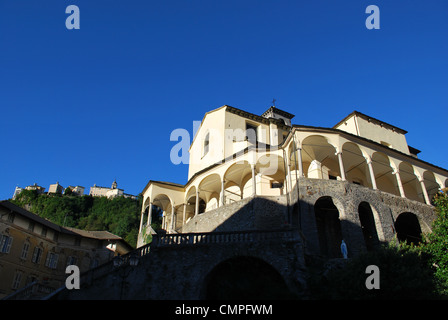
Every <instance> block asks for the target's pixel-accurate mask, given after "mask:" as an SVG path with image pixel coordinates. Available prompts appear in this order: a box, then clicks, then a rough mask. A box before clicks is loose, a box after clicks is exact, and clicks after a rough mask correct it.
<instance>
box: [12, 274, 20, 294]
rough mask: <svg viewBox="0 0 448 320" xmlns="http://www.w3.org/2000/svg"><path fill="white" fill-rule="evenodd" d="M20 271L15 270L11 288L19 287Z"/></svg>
mask: <svg viewBox="0 0 448 320" xmlns="http://www.w3.org/2000/svg"><path fill="white" fill-rule="evenodd" d="M22 275H23V272H22V271H17V272H16V274H15V275H14V279H13V280H12V288H13V289H14V290H15V289H17V288H19V287H20V282H22Z"/></svg>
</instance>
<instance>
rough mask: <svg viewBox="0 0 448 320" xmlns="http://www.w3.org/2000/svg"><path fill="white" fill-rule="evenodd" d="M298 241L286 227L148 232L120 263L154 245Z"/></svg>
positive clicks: (85, 277) (85, 276) (95, 272)
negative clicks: (149, 235)
mask: <svg viewBox="0 0 448 320" xmlns="http://www.w3.org/2000/svg"><path fill="white" fill-rule="evenodd" d="M290 241H298V235H297V233H296V231H294V230H290V229H286V230H285V229H282V230H268V231H258V230H253V231H232V232H201V233H173V234H155V235H152V241H151V243H148V244H147V245H144V246H142V247H139V248H137V249H136V250H134V251H132V252H130V253H128V254H126V255H123V256H121V257H120V258H121V263H120V266H127V265H129V262H130V259H131V258H133V257H144V256H146V255H148V254H150V252H151V251H152V250H154V249H156V248H162V247H173V248H174V247H177V246H191V245H195V246H196V245H211V244H234V243H257V242H290ZM116 269H117V267H115V266H114V261H113V260H112V261H109V262H107V263H105V264H102V265H100V266H98V267H96V268H93V269H90V270H88V271H86V272H84V273H82V274H81V276H80V284H81V287H83V285H89V284H92V283H93V281H94V280H96V279H98V278H101V277H103V276H106V275H107V274H110V273H111V272H113V271H114V270H116ZM64 288H65V286H64V287H61V288H59V289H58V290H56V292H55V293H54V294H50V295H48V296H47V297H46V298H45V299H52V298H53V297H54V296H56V295H57V293H59V292H61V291H63V290H64Z"/></svg>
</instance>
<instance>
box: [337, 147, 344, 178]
mask: <svg viewBox="0 0 448 320" xmlns="http://www.w3.org/2000/svg"><path fill="white" fill-rule="evenodd" d="M337 155H338V160H339V170H340V171H341V179H342V181H345V180H346V179H345V169H344V163H343V162H342V152H338V153H337Z"/></svg>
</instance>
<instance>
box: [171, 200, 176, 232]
mask: <svg viewBox="0 0 448 320" xmlns="http://www.w3.org/2000/svg"><path fill="white" fill-rule="evenodd" d="M175 214H176V209H175V208H174V205H173V206H171V227H170V228H171V230H174V228H175V226H176V221H175V220H174V216H175Z"/></svg>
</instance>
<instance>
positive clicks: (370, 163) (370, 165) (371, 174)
mask: <svg viewBox="0 0 448 320" xmlns="http://www.w3.org/2000/svg"><path fill="white" fill-rule="evenodd" d="M366 161H367V166H368V167H369V172H370V180H371V181H372V187H373V189H375V190H376V189H378V188H377V186H376V181H375V173H373V166H372V160H370V159H366Z"/></svg>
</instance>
